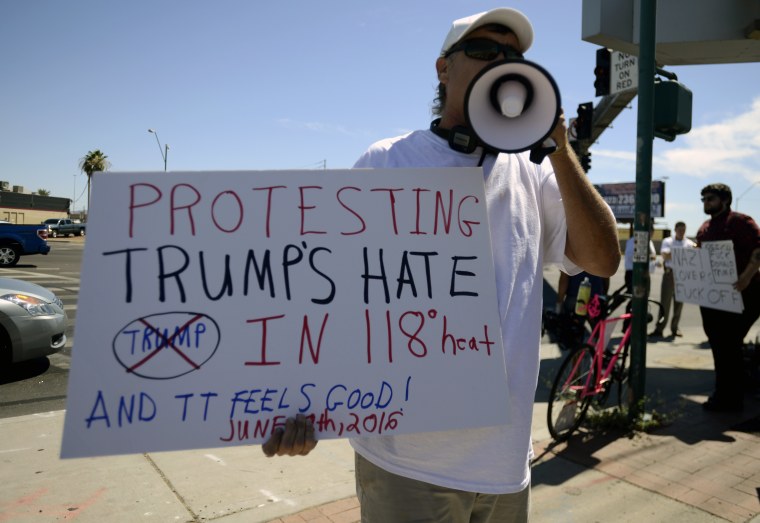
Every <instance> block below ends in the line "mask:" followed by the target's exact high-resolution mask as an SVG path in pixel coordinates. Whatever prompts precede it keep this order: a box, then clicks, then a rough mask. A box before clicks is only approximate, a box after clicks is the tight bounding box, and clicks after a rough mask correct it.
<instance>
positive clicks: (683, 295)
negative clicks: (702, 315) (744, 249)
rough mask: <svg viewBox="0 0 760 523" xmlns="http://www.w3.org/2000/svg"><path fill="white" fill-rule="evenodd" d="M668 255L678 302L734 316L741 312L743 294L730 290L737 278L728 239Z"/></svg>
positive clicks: (677, 249) (675, 251) (703, 243)
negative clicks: (727, 312)
mask: <svg viewBox="0 0 760 523" xmlns="http://www.w3.org/2000/svg"><path fill="white" fill-rule="evenodd" d="M671 253H672V258H671V260H672V263H673V278H674V280H675V284H676V300H677V301H681V302H685V303H695V304H697V305H700V306H702V307H708V308H711V309H719V310H724V311H730V312H737V313H741V312H742V311H743V310H744V303H743V301H742V295H741V293H740V292H738V291H736V290H735V289H734V287H733V284H734V283H735V282H736V280H737V279H738V277H739V276H738V273H737V271H736V257H735V256H734V244H733V243H731V241H730V240H724V241H715V242H702V246H701V248H700V249H686V248H683V247H674V248H673V250H672V251H671Z"/></svg>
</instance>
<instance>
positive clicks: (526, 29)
mask: <svg viewBox="0 0 760 523" xmlns="http://www.w3.org/2000/svg"><path fill="white" fill-rule="evenodd" d="M488 24H499V25H503V26H505V27H508V28H509V29H510V30H511V31H512V32H513V33H515V35H516V36H517V39H518V40H519V41H520V51H521V52H523V53H524V52H525V51H527V50H528V48H529V47H530V45H531V44H532V43H533V26H532V25H531V23H530V20H528V17H527V16H525V15H524V14H522V13H521V12H520V11H518V10H517V9H510V8H508V7H499V8H497V9H491V10H490V11H485V12H483V13H478V14H476V15H472V16H468V17H466V18H460V19H459V20H454V23H453V24H451V30H449V34H447V35H446V40H444V41H443V47H442V48H441V56H443V55H445V54H446V51H448V50H449V49H451V47H452V46H453V45H454V44H456V43H457V42H459V41H460V40H461V39H462V38H464V37H465V36H467V35H468V34H470V33H471V32H472V31H474V30H475V29H477V28H478V27H483V26H484V25H488Z"/></svg>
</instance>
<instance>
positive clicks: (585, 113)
mask: <svg viewBox="0 0 760 523" xmlns="http://www.w3.org/2000/svg"><path fill="white" fill-rule="evenodd" d="M593 119H594V104H593V103H592V102H586V103H583V104H578V116H576V117H575V138H576V139H578V140H590V139H591V126H592V123H593Z"/></svg>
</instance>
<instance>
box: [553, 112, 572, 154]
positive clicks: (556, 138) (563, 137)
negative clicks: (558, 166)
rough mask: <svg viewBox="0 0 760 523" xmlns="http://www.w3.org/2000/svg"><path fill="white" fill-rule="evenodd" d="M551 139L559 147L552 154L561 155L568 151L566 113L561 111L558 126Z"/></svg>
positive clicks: (555, 127)
mask: <svg viewBox="0 0 760 523" xmlns="http://www.w3.org/2000/svg"><path fill="white" fill-rule="evenodd" d="M549 138H551V139H552V141H553V142H554V143H555V144H556V145H557V148H556V149H555V150H554V152H552V153H551V154H555V153H560V152H562V151H564V150H566V149H567V146H568V141H567V124H566V123H565V112H564V111H563V110H562V109H560V111H559V116H558V117H557V124H556V125H555V126H554V129H552V133H551V134H550V135H549Z"/></svg>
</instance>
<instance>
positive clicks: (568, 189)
mask: <svg viewBox="0 0 760 523" xmlns="http://www.w3.org/2000/svg"><path fill="white" fill-rule="evenodd" d="M551 138H552V139H553V140H554V142H555V143H556V144H557V150H556V151H555V152H553V153H551V154H550V155H549V160H550V161H551V164H552V167H553V168H554V174H555V176H556V178H557V184H558V185H559V192H560V194H561V195H562V203H563V205H564V208H565V217H566V220H567V242H566V244H565V255H566V256H567V257H568V258H569V259H570V260H571V261H572V262H573V263H575V264H576V265H578V266H579V267H581V268H583V270H585V271H586V272H589V273H591V274H596V275H597V276H602V277H608V276H612V275H613V274H615V272H616V271H617V269H618V265H620V246H619V244H618V236H617V226H616V223H615V217H614V216H613V215H612V211H610V208H609V207H608V206H607V204H606V203H605V202H604V200H603V199H602V197H601V196H600V195H599V193H598V192H597V191H596V189H594V186H593V185H591V182H589V180H588V177H587V176H586V174H585V173H584V172H583V168H581V165H580V163H579V162H578V158H576V156H575V153H573V151H572V149H570V147H569V145H568V142H567V128H566V127H565V118H564V115H560V118H559V121H558V122H557V126H556V127H555V128H554V130H553V131H552V135H551Z"/></svg>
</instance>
